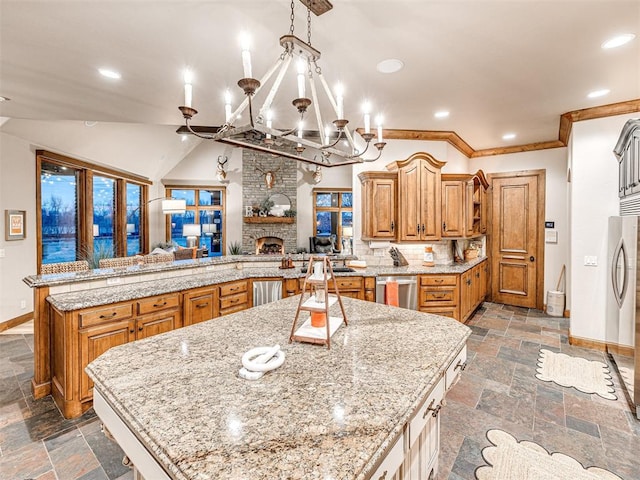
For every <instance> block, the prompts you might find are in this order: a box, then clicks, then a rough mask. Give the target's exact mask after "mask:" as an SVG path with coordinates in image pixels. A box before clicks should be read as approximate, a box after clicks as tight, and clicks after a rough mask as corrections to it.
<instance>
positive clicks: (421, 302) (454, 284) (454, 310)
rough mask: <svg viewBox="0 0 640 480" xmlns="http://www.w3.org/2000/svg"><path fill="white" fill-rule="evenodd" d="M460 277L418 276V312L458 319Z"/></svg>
mask: <svg viewBox="0 0 640 480" xmlns="http://www.w3.org/2000/svg"><path fill="white" fill-rule="evenodd" d="M459 281H460V275H458V274H447V275H420V277H419V284H420V290H419V294H418V295H419V297H418V310H420V311H421V312H427V313H434V314H436V315H442V316H445V317H451V318H455V319H456V320H459V319H460V314H459V309H458V302H459V297H460V288H459Z"/></svg>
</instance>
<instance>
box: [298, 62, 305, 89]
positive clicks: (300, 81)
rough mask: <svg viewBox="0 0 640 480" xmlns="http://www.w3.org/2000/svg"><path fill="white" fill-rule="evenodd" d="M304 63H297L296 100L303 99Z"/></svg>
mask: <svg viewBox="0 0 640 480" xmlns="http://www.w3.org/2000/svg"><path fill="white" fill-rule="evenodd" d="M304 95H305V84H304V62H303V61H302V60H300V61H299V62H298V98H305V97H304Z"/></svg>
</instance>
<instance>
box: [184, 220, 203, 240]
mask: <svg viewBox="0 0 640 480" xmlns="http://www.w3.org/2000/svg"><path fill="white" fill-rule="evenodd" d="M182 236H183V237H199V236H200V225H199V224H197V223H185V224H184V225H182Z"/></svg>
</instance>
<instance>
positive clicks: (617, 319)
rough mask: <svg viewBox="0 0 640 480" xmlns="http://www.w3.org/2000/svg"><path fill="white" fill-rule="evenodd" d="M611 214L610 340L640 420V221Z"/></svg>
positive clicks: (608, 327)
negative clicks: (639, 272) (639, 271)
mask: <svg viewBox="0 0 640 480" xmlns="http://www.w3.org/2000/svg"><path fill="white" fill-rule="evenodd" d="M638 218H639V217H637V216H623V217H609V239H608V248H607V250H608V254H607V265H608V268H609V275H608V281H607V284H608V287H607V313H606V315H607V316H606V343H607V351H608V353H609V355H610V357H611V358H612V359H613V361H614V363H615V365H616V368H617V369H618V372H619V373H620V377H621V379H622V382H621V384H622V385H623V388H624V390H623V392H622V394H623V395H624V396H625V397H626V398H627V400H628V401H629V402H630V403H631V405H633V406H635V408H636V417H638V418H639V419H640V348H639V347H640V275H639V274H638V269H640V264H639V263H638V252H640V244H639V243H638V242H639V241H640V234H639V231H638V229H639V228H640V222H639V221H638Z"/></svg>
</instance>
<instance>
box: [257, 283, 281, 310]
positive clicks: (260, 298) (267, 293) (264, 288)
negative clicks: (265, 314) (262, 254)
mask: <svg viewBox="0 0 640 480" xmlns="http://www.w3.org/2000/svg"><path fill="white" fill-rule="evenodd" d="M281 298H282V280H260V281H257V282H253V306H254V307H257V306H258V305H262V304H264V303H270V302H275V301H276V300H280V299H281Z"/></svg>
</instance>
